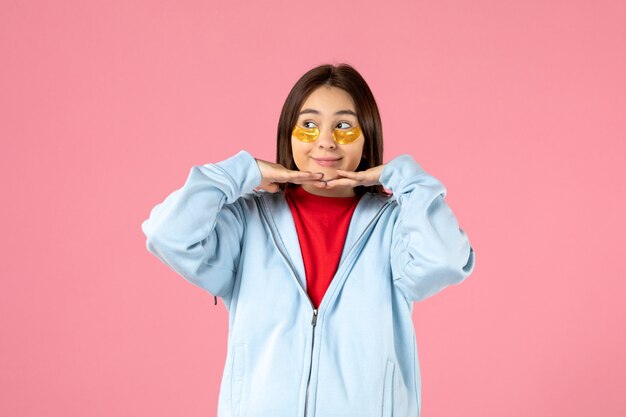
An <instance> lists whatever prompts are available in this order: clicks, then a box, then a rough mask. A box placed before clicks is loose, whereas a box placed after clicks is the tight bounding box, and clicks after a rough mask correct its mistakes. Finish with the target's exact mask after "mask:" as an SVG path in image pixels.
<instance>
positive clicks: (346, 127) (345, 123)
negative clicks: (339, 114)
mask: <svg viewBox="0 0 626 417" xmlns="http://www.w3.org/2000/svg"><path fill="white" fill-rule="evenodd" d="M341 125H346V126H345V127H340V126H341ZM337 127H339V129H349V128H350V127H351V126H350V123H348V122H339V124H337Z"/></svg>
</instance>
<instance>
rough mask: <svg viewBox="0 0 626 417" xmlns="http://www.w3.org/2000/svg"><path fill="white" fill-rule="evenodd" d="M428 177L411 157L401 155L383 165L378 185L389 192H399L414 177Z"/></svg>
mask: <svg viewBox="0 0 626 417" xmlns="http://www.w3.org/2000/svg"><path fill="white" fill-rule="evenodd" d="M420 175H428V174H427V173H426V171H425V170H424V168H422V166H421V165H420V164H418V163H417V162H416V161H415V160H414V159H413V157H412V156H411V155H409V154H403V155H400V156H398V157H396V158H394V159H392V160H391V161H389V162H387V163H386V164H385V167H384V168H383V172H382V173H381V174H380V183H381V184H382V185H383V187H385V188H387V189H389V190H391V191H399V190H400V189H402V187H403V185H404V184H405V183H407V182H410V181H411V180H412V179H414V178H415V177H416V176H420Z"/></svg>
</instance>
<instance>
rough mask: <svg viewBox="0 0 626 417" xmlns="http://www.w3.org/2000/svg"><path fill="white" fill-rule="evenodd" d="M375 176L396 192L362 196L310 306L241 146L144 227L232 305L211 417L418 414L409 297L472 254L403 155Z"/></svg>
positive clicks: (446, 279) (181, 270)
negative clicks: (316, 302)
mask: <svg viewBox="0 0 626 417" xmlns="http://www.w3.org/2000/svg"><path fill="white" fill-rule="evenodd" d="M380 182H381V183H382V185H383V186H384V187H385V188H387V189H389V190H392V192H393V196H392V197H386V196H383V195H379V194H373V193H366V194H365V195H364V196H363V197H362V198H361V200H360V201H359V203H358V205H357V207H356V209H355V212H354V215H353V217H352V220H351V223H350V227H349V230H348V234H347V237H346V243H345V248H344V251H343V253H342V254H341V259H340V264H339V267H338V270H337V272H336V274H335V276H334V277H333V280H332V282H331V284H330V286H329V287H328V290H327V291H326V293H325V295H324V298H323V300H322V302H321V304H320V306H319V309H314V308H313V305H312V303H311V301H310V299H309V297H308V296H307V292H306V279H305V272H304V264H303V261H302V255H301V252H300V245H299V243H298V235H297V232H296V229H295V224H294V221H293V217H292V215H291V211H290V209H289V206H288V204H287V202H286V201H285V198H284V193H283V192H278V193H269V192H265V191H254V190H253V188H255V187H256V186H258V185H260V183H261V173H260V170H259V168H258V165H257V163H256V161H255V159H254V158H253V157H252V155H250V154H249V153H248V152H246V151H243V150H242V151H240V152H239V153H237V154H236V155H233V156H231V157H230V158H228V159H226V160H223V161H221V162H218V163H214V164H211V163H209V164H206V165H200V166H194V167H192V168H191V172H190V173H189V177H188V178H187V181H186V182H185V184H184V185H183V186H182V188H180V189H178V190H176V191H174V192H172V193H171V194H170V195H169V196H168V197H167V198H166V199H165V200H164V201H163V202H162V203H160V204H157V205H156V206H155V207H154V209H152V211H151V213H150V217H149V218H148V219H147V220H145V221H144V222H143V224H142V230H143V232H144V233H145V235H146V237H147V248H148V250H149V251H150V252H151V253H153V254H154V255H155V256H157V257H158V258H159V259H160V260H161V261H163V262H164V263H165V264H166V265H168V266H169V267H170V268H171V269H172V270H174V271H176V272H177V273H178V274H180V275H181V276H183V277H184V278H186V279H187V280H189V281H190V282H192V283H193V284H195V285H197V286H199V287H201V288H203V289H205V290H206V291H208V292H210V293H211V294H213V295H215V296H219V297H221V298H222V300H223V302H224V305H225V306H226V308H227V309H228V312H229V333H228V351H227V355H226V363H225V367H224V373H223V376H222V382H221V390H220V396H219V402H218V417H244V416H245V417H381V416H382V417H390V416H392V415H393V416H395V417H405V416H406V417H408V416H411V417H413V416H419V414H420V409H421V379H420V367H419V362H418V354H417V345H416V339H415V333H414V326H413V321H412V314H411V313H412V309H413V302H414V301H419V300H423V299H424V298H426V297H429V296H432V295H433V294H436V293H437V292H439V291H440V290H442V289H443V288H445V287H447V286H449V285H451V284H457V283H459V282H461V281H463V280H464V279H465V278H466V277H467V276H469V275H470V273H471V272H472V271H473V269H474V251H473V249H472V247H471V246H470V243H469V240H468V237H467V235H466V233H465V232H464V231H463V230H462V229H460V228H459V225H458V222H457V219H456V217H455V216H454V214H453V213H452V211H451V209H450V208H449V206H448V205H447V204H446V202H445V200H444V197H445V196H446V192H447V191H446V188H445V187H444V186H443V184H442V183H441V182H440V181H439V180H437V179H436V178H435V177H433V176H431V175H429V174H427V173H426V172H425V171H424V170H423V169H422V167H421V166H420V165H419V164H418V163H417V162H415V161H414V160H413V158H411V156H409V155H401V156H399V157H397V158H394V159H393V160H391V161H390V162H388V163H387V164H386V165H385V167H384V169H383V171H382V174H381V178H380ZM323 259H324V253H320V254H319V260H320V261H323Z"/></svg>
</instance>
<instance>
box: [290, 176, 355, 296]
mask: <svg viewBox="0 0 626 417" xmlns="http://www.w3.org/2000/svg"><path fill="white" fill-rule="evenodd" d="M285 198H286V199H287V203H288V204H289V208H290V209H291V214H292V215H293V219H294V222H295V225H296V231H297V232H298V240H299V242H300V250H301V252H302V260H303V261H304V269H305V273H306V286H307V287H306V289H307V293H308V294H309V297H310V298H311V301H312V302H313V305H314V307H315V308H317V307H319V304H320V302H321V301H322V297H324V293H325V292H326V289H327V288H328V286H329V285H330V282H331V281H332V279H333V276H334V275H335V272H336V271H337V267H338V266H339V259H340V258H341V253H342V251H343V246H344V243H345V241H346V235H347V233H348V226H350V220H351V219H352V214H353V213H354V209H355V208H356V205H357V203H358V202H359V199H360V196H354V197H324V196H319V195H315V194H311V193H309V192H308V191H305V190H304V189H303V188H302V187H301V186H299V185H298V186H295V187H293V186H290V187H287V188H286V189H285Z"/></svg>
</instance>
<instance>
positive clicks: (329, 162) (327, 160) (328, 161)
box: [313, 158, 341, 167]
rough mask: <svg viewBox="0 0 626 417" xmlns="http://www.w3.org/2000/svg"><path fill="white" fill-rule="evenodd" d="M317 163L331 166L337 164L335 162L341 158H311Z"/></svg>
mask: <svg viewBox="0 0 626 417" xmlns="http://www.w3.org/2000/svg"><path fill="white" fill-rule="evenodd" d="M313 160H314V161H315V162H317V164H318V165H321V166H324V167H332V166H335V165H337V163H338V162H339V161H340V160H341V158H313Z"/></svg>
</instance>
